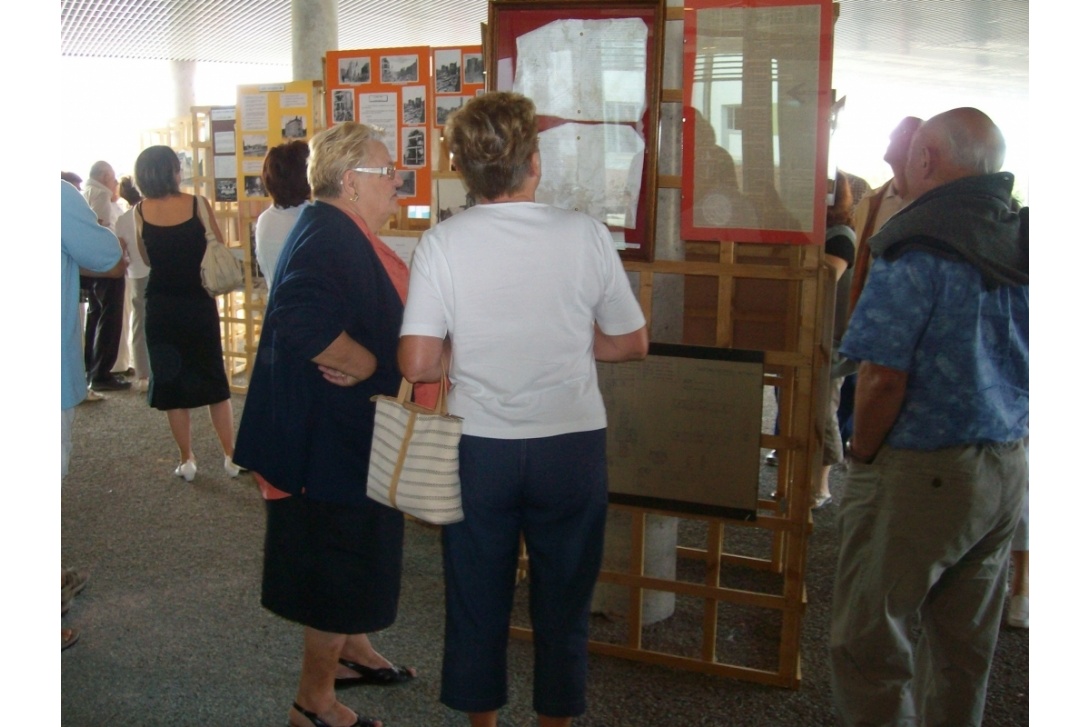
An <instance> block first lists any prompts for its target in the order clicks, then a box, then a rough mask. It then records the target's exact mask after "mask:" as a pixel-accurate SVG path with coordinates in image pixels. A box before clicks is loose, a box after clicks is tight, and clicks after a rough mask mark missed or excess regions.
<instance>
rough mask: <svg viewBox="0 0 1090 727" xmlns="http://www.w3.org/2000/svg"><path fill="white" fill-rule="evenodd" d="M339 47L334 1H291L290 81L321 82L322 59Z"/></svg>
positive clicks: (335, 2)
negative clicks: (329, 51) (327, 52)
mask: <svg viewBox="0 0 1090 727" xmlns="http://www.w3.org/2000/svg"><path fill="white" fill-rule="evenodd" d="M339 47H340V46H339V41H338V39H337V0H291V80H293V81H311V80H314V81H320V80H321V79H322V78H323V77H324V76H325V72H324V67H323V65H322V58H323V57H324V56H325V53H326V51H328V50H337V49H338V48H339Z"/></svg>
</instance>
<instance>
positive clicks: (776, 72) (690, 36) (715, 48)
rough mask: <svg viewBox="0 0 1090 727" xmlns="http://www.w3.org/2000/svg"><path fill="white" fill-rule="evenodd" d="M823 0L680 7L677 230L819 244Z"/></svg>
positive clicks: (826, 16)
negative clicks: (682, 33)
mask: <svg viewBox="0 0 1090 727" xmlns="http://www.w3.org/2000/svg"><path fill="white" fill-rule="evenodd" d="M832 18H833V8H832V2H831V0H689V1H687V2H686V4H685V58H684V74H683V75H684V90H683V99H684V120H683V126H682V128H683V132H682V133H683V136H682V149H683V159H682V204H681V234H682V237H683V238H684V239H686V240H722V241H734V242H773V243H795V244H817V243H820V242H823V240H824V237H823V234H824V228H825V204H826V200H825V193H826V188H825V187H826V177H827V171H828V170H827V158H828V153H829V110H830V100H831V89H830V84H831V74H832Z"/></svg>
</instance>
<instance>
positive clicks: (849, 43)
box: [61, 0, 1029, 83]
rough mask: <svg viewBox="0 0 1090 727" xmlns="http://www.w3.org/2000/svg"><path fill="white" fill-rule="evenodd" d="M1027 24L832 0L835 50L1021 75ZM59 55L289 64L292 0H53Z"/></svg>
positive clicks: (379, 20) (402, 35)
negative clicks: (57, 6) (57, 2)
mask: <svg viewBox="0 0 1090 727" xmlns="http://www.w3.org/2000/svg"><path fill="white" fill-rule="evenodd" d="M671 4H673V3H671ZM338 12H339V14H338V23H339V38H340V43H339V46H340V47H341V48H388V47H396V46H407V45H431V46H439V45H476V44H478V43H480V42H481V30H480V27H481V23H483V22H484V21H485V20H486V19H487V17H488V0H338ZM1028 28H1029V2H1028V0H842V2H841V11H840V20H839V22H838V23H837V29H836V34H837V56H838V60H839V58H840V57H842V56H845V55H850V56H851V57H853V58H856V59H858V60H861V61H867V60H869V61H871V62H874V63H884V62H888V61H889V59H890V58H892V57H896V58H898V59H899V60H898V62H899V63H901V64H906V67H907V69H908V70H911V69H912V68H913V67H917V70H918V72H921V73H922V72H926V69H928V68H931V69H940V70H941V72H936V73H935V78H936V80H940V81H941V80H950V79H951V76H952V75H953V76H955V77H956V76H957V75H958V74H957V73H953V74H951V70H952V69H956V68H960V67H962V66H965V67H966V68H967V69H968V70H969V74H968V75H967V77H966V78H967V79H971V78H972V77H973V76H975V77H976V78H977V79H978V80H979V78H980V74H981V73H983V74H985V75H992V76H995V77H997V78H999V79H1002V78H1003V77H1009V75H1010V74H1012V73H1014V74H1015V75H1016V78H1015V79H1010V80H1012V81H1017V82H1021V83H1025V82H1026V74H1028V67H1029V62H1028V57H1029V49H1028ZM61 55H69V56H99V57H113V58H148V59H166V60H197V61H220V62H237V63H261V64H278V65H291V0H61Z"/></svg>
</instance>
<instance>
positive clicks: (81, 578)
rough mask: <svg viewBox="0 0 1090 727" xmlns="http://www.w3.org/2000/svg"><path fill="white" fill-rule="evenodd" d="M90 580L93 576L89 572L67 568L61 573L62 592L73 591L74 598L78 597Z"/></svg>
mask: <svg viewBox="0 0 1090 727" xmlns="http://www.w3.org/2000/svg"><path fill="white" fill-rule="evenodd" d="M90 579H91V574H90V573H88V572H87V571H84V570H79V569H77V568H65V569H64V570H63V571H61V590H62V591H63V590H64V589H65V588H67V589H69V590H71V591H72V595H73V596H76V595H78V594H79V592H80V591H82V590H83V589H84V587H85V586H86V585H87V581H89V580H90Z"/></svg>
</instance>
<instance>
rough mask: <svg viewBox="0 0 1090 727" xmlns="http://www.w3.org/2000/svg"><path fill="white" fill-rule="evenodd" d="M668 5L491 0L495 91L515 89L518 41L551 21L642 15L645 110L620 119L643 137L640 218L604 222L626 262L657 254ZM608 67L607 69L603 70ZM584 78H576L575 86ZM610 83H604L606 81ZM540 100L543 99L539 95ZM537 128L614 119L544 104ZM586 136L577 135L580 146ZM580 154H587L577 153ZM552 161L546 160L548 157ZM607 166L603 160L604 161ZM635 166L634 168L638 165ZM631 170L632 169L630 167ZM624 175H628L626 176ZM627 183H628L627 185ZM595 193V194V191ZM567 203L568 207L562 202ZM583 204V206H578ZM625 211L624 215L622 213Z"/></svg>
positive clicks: (659, 1)
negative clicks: (551, 111) (566, 113)
mask: <svg viewBox="0 0 1090 727" xmlns="http://www.w3.org/2000/svg"><path fill="white" fill-rule="evenodd" d="M664 18H665V5H664V1H663V0H546V1H544V2H542V1H539V0H492V2H490V3H489V6H488V44H487V53H486V55H487V58H486V62H487V63H488V69H489V75H488V89H489V90H491V91H509V90H512V87H513V85H512V84H513V82H514V79H515V76H516V73H517V67H518V53H517V49H516V47H517V40H518V38H519V37H520V36H522V35H524V34H527V33H530V32H532V31H537V30H539V29H542V28H544V27H545V26H546V25H549V24H551V23H555V22H558V21H574V20H590V21H597V20H626V19H639V20H642V21H643V22H644V24H645V25H646V27H647V32H648V35H647V44H646V47H645V51H646V59H645V61H646V69H647V72H646V78H645V83H644V87H643V93H644V102H645V108H644V111H643V114H642V116H641V117H640V119H639V120H638V121H636V122H631V123H630V122H618V123H617V125H618V126H625V125H628V126H630V127H631V128H633V129H634V130H635V132H636V134H637V135H639V136H640V137H641V138H642V140H643V145H644V151H643V157H644V158H643V164H642V168H641V174H640V177H641V182H640V195H639V199H638V200H637V202H636V206H635V220H634V224H633V226H632V227H625V226H624V225H623V223H622V224H620V225H618V224H615V223H614V224H610V223H611V222H612V220H609V221H607V220H605V219H603V220H602V221H603V222H606V223H607V225H608V226H610V229H611V231H612V232H613V233H614V238H615V239H616V240H617V241H618V242H617V244H618V248H619V250H620V255H621V257H622V258H623V259H625V260H642V261H645V262H647V261H651V260H653V259H654V257H655V204H656V200H657V190H658V188H657V180H658V126H659V102H660V96H659V93H660V86H661V77H662V53H663V23H664ZM600 71H605V69H600ZM579 80H580V79H578V78H573V79H572V84H573V87H574V86H575V85H576V84H577V82H578V81H579ZM602 85H603V86H605V82H603V83H602ZM538 101H540V99H538ZM538 113H539V116H538V127H539V130H540V131H542V132H544V131H548V130H551V129H554V128H558V127H560V126H562V125H570V124H584V123H589V124H605V123H612V122H609V121H608V119H609V114H608V113H607V109H606V108H605V107H603V108H602V109H594V110H593V111H592V112H591V113H590V114H589V115H588V116H586V117H585V118H590V119H599V120H597V121H591V122H585V121H581V120H579V119H577V118H576V117H575V116H572V117H570V118H560V117H556V116H549V115H547V114H545V113H542V111H541V109H540V108H539V112H538ZM580 138H581V137H579V136H576V137H575V139H576V142H575V143H576V144H579V143H581V142H579V141H578V140H579V139H580ZM576 156H582V154H581V153H580V154H577V155H576ZM543 161H544V162H545V163H547V160H543ZM603 166H605V165H604V162H603ZM633 168H634V167H633ZM629 173H631V170H630V171H629ZM622 176H623V175H622ZM565 186H566V187H568V188H570V189H575V188H579V187H580V185H579V182H578V180H577V179H574V178H573V179H571V180H570V183H568V184H566V185H565ZM622 186H623V185H622ZM590 196H591V197H593V194H591V195H590ZM561 206H563V205H561ZM577 208H578V207H577ZM625 216H626V215H624V214H622V215H621V217H622V218H623V217H625Z"/></svg>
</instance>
